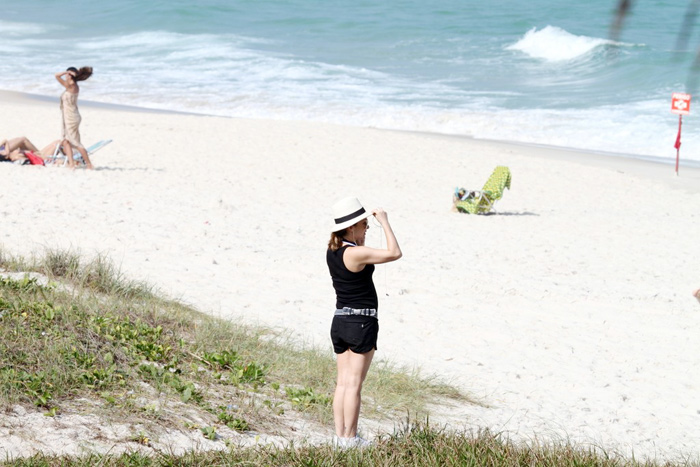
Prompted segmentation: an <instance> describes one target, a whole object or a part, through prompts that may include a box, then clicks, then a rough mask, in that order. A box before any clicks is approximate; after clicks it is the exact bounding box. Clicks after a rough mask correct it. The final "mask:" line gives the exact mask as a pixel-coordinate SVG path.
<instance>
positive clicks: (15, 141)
mask: <svg viewBox="0 0 700 467" xmlns="http://www.w3.org/2000/svg"><path fill="white" fill-rule="evenodd" d="M7 146H8V148H9V149H10V152H12V151H14V150H16V149H19V150H21V151H32V152H35V153H36V152H39V149H38V148H37V147H36V146H34V145H33V144H32V142H31V141H29V140H28V139H27V138H26V137H25V136H20V137H18V138H12V139H11V140H9V141H8V142H7Z"/></svg>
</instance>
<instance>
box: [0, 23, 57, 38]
mask: <svg viewBox="0 0 700 467" xmlns="http://www.w3.org/2000/svg"><path fill="white" fill-rule="evenodd" d="M49 30H51V27H50V26H48V25H42V24H36V23H22V22H16V21H3V20H0V35H2V36H11V37H12V36H27V35H35V34H43V33H45V32H47V31H49Z"/></svg>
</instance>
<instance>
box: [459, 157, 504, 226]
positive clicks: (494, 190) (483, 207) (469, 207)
mask: <svg viewBox="0 0 700 467" xmlns="http://www.w3.org/2000/svg"><path fill="white" fill-rule="evenodd" d="M510 179H511V175H510V169H509V168H508V167H505V166H503V165H499V166H498V167H496V168H495V169H494V170H493V173H492V174H491V176H490V177H489V179H488V180H487V181H486V183H485V184H484V187H483V188H482V189H481V191H468V190H465V189H464V188H458V189H457V190H455V194H454V197H453V202H454V206H455V208H456V209H457V211H459V212H464V213H467V214H486V213H488V212H491V211H494V212H495V209H494V208H493V205H494V204H496V201H498V200H499V199H501V198H502V197H503V191H504V190H505V189H506V188H508V189H509V190H510Z"/></svg>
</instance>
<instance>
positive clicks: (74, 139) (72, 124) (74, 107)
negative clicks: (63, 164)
mask: <svg viewBox="0 0 700 467" xmlns="http://www.w3.org/2000/svg"><path fill="white" fill-rule="evenodd" d="M55 76H56V80H57V81H58V82H59V83H61V86H63V87H64V88H66V89H65V91H63V94H61V115H62V117H63V138H64V139H66V140H67V141H68V142H69V143H70V145H71V147H73V148H75V149H77V150H78V152H80V154H81V155H82V156H83V160H84V161H85V166H86V167H87V168H88V169H92V168H93V166H92V162H90V158H89V157H88V153H87V151H86V150H85V147H84V146H83V145H82V143H81V142H80V131H79V127H80V120H81V117H80V112H78V93H79V92H80V88H79V87H78V81H84V80H86V79H88V78H89V77H90V76H92V67H89V66H84V67H82V68H81V69H80V70H78V69H76V68H75V67H70V68H68V69H67V70H66V71H61V72H58V73H56V75H55ZM68 165H69V167H71V168H74V167H75V161H74V160H73V158H72V157H69V158H68Z"/></svg>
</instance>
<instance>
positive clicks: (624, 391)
mask: <svg viewBox="0 0 700 467" xmlns="http://www.w3.org/2000/svg"><path fill="white" fill-rule="evenodd" d="M0 96H2V94H1V93H0ZM0 114H2V115H6V116H12V118H11V119H10V118H8V119H7V121H6V123H5V125H4V127H3V130H2V131H7V132H9V133H10V135H9V136H27V137H29V138H30V140H32V141H34V142H35V143H44V142H46V141H51V140H52V139H55V136H56V133H57V132H58V131H59V129H60V113H59V110H58V106H57V105H54V104H53V103H51V102H50V101H48V102H47V101H42V100H29V99H26V98H25V97H24V96H22V95H15V96H14V100H11V99H0ZM81 114H82V117H83V121H82V123H81V127H80V131H81V136H82V137H83V141H84V143H86V144H90V143H92V142H93V141H94V140H99V139H105V138H109V139H112V140H113V143H112V144H110V145H109V146H107V147H106V148H105V149H103V150H101V151H100V152H99V153H97V154H96V155H95V156H94V157H93V158H92V159H93V163H94V164H95V166H96V170H94V171H88V170H75V171H71V170H66V169H61V168H56V167H46V168H44V167H36V166H17V165H15V164H0V178H1V179H2V180H6V181H7V182H8V185H9V188H8V189H6V190H2V191H0V206H2V207H1V208H0V223H1V224H0V225H2V227H3V228H2V229H0V248H2V249H3V251H6V252H8V253H9V254H12V255H19V256H31V255H33V254H35V253H37V254H39V253H40V252H42V251H43V250H47V249H50V250H59V251H70V252H76V253H79V254H80V256H81V257H84V258H85V259H86V260H88V259H91V258H93V257H95V256H99V255H104V256H106V257H109V258H110V259H111V260H112V261H113V262H114V264H115V265H117V266H118V267H119V270H120V272H121V273H122V274H124V276H126V277H129V278H130V279H133V280H135V281H145V282H147V283H150V284H154V286H155V288H156V290H157V292H158V293H159V294H161V295H164V296H166V297H168V298H173V299H176V300H180V301H182V302H184V303H187V304H190V305H193V306H194V307H195V308H197V309H198V310H200V311H202V312H205V313H207V314H211V315H214V316H218V317H223V318H226V319H230V320H239V321H242V322H246V323H250V324H255V325H262V326H263V327H267V328H271V329H274V330H279V332H281V333H282V335H285V336H289V337H290V338H293V339H294V340H295V341H299V342H304V343H308V344H309V345H311V346H319V347H321V348H324V349H329V351H330V348H329V346H328V345H329V341H328V330H329V327H330V320H331V316H332V305H333V303H334V294H333V291H332V285H331V283H330V277H329V275H328V268H327V266H326V264H325V260H324V257H325V255H324V253H325V249H326V245H327V241H328V236H329V232H328V225H329V221H330V220H331V216H330V208H331V205H332V204H333V202H334V201H336V200H337V199H339V198H342V197H344V196H357V197H358V198H359V199H360V200H361V201H362V202H363V203H364V204H365V205H366V206H367V208H370V209H371V208H374V207H378V206H381V207H383V208H384V209H385V210H386V211H387V212H388V213H389V218H390V221H391V225H392V228H393V230H394V231H395V232H396V235H397V238H398V240H399V243H400V244H401V249H402V251H403V253H404V256H403V258H401V260H400V261H397V262H395V263H390V264H387V265H378V266H377V269H376V270H375V275H374V278H375V285H376V287H377V292H378V295H379V297H380V306H381V308H382V313H381V320H382V323H381V331H380V341H379V353H378V354H377V357H376V358H377V359H378V360H379V361H381V360H385V361H388V362H391V363H392V364H396V365H398V366H399V367H405V368H406V369H407V370H408V371H412V370H415V371H419V372H420V373H421V374H423V375H435V376H436V377H437V378H438V379H439V380H444V381H447V382H450V383H451V384H454V385H455V386H458V387H459V388H461V389H462V390H464V391H465V392H467V393H469V394H470V395H472V396H474V398H476V399H478V400H480V401H483V402H484V406H471V405H465V406H459V407H454V408H453V409H452V410H450V413H435V414H431V421H432V420H435V421H437V423H438V424H443V423H445V424H446V425H449V426H451V427H454V428H457V429H459V428H464V429H475V430H476V429H482V428H490V429H492V430H494V431H497V432H499V433H503V434H504V435H506V436H509V437H511V438H512V439H515V440H524V441H528V440H530V441H531V440H532V439H538V440H548V439H552V438H553V439H557V438H558V439H561V438H562V437H564V438H566V439H570V440H571V441H572V442H576V443H579V442H580V443H589V442H594V443H597V445H600V446H604V447H607V448H609V449H617V450H619V452H621V453H630V452H633V453H634V454H635V457H637V458H640V457H644V456H651V457H652V458H653V457H658V458H664V459H672V458H674V455H679V454H687V455H688V456H694V457H697V456H700V450H699V448H698V447H699V446H700V439H698V437H697V434H696V431H697V430H695V427H697V425H698V423H700V397H698V394H700V386H698V383H697V382H696V381H695V380H694V379H692V378H691V377H690V375H692V374H693V373H692V370H693V369H694V368H697V367H698V366H700V341H698V339H696V338H695V337H696V335H697V330H698V329H700V308H698V302H697V300H696V299H695V298H694V297H693V296H692V291H693V290H696V289H697V288H698V287H699V286H700V277H699V276H698V263H697V258H700V244H699V243H698V241H697V233H698V232H699V228H700V227H699V223H700V217H699V216H698V213H697V206H699V205H700V191H699V190H700V188H699V187H698V183H697V182H696V180H697V179H695V178H693V177H696V176H697V174H698V170H697V169H682V171H681V176H680V177H676V176H675V173H674V172H673V169H672V167H669V166H665V165H661V164H654V163H650V162H647V161H639V160H632V159H624V158H613V157H609V158H605V157H606V156H600V155H591V154H590V153H580V152H576V151H564V150H561V149H554V148H538V147H533V146H523V145H512V144H508V143H502V142H499V143H496V142H487V141H483V140H476V139H470V138H465V137H450V136H446V135H436V134H421V133H412V132H399V131H392V130H378V129H374V128H359V127H345V126H339V125H333V124H319V123H310V122H300V121H275V120H252V119H233V118H227V117H208V116H201V115H189V114H177V113H165V112H139V111H125V110H123V109H114V108H103V107H100V106H91V105H82V101H81ZM35 140H36V141H35ZM497 165H506V166H508V167H509V168H510V169H511V173H512V174H513V178H512V186H511V190H509V191H506V193H505V194H504V196H503V198H502V199H501V200H500V201H499V202H498V203H497V205H496V214H494V215H488V216H470V215H464V214H458V213H454V212H452V211H451V209H450V208H451V207H452V204H451V199H452V194H453V191H454V188H455V186H464V187H467V188H471V187H474V188H476V189H479V188H481V187H482V186H483V184H484V183H485V181H486V180H487V179H488V177H489V175H490V174H491V172H492V171H493V168H494V166H497ZM383 241H384V242H385V240H384V239H383V237H382V231H381V229H379V228H377V227H376V226H375V225H374V224H372V225H371V228H370V230H369V231H368V233H367V242H368V245H369V246H373V247H377V248H381V246H382V244H383V243H382V242H383ZM384 244H385V243H384ZM370 371H371V370H370ZM328 429H329V431H328V433H329V436H331V427H330V426H329V427H328Z"/></svg>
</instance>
